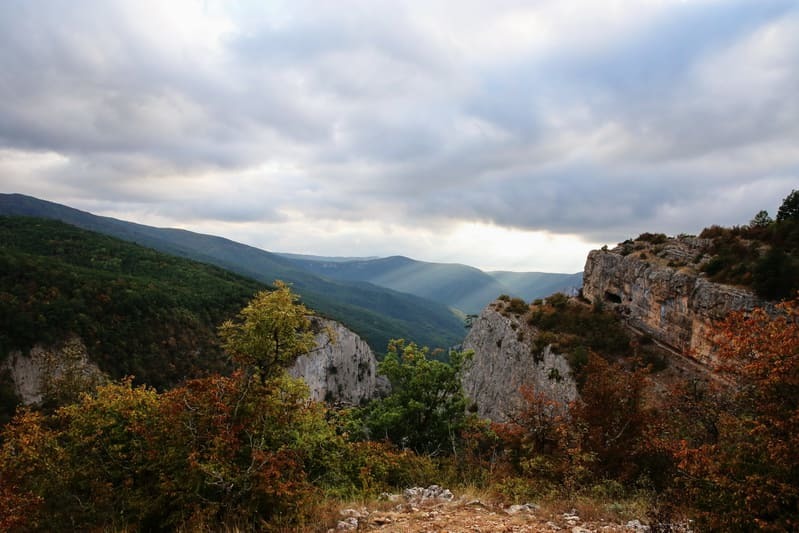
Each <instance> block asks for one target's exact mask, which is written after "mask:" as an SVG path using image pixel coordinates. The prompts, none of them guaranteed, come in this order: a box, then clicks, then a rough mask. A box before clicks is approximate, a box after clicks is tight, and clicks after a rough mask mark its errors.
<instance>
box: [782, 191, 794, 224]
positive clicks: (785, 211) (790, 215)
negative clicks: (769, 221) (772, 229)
mask: <svg viewBox="0 0 799 533" xmlns="http://www.w3.org/2000/svg"><path fill="white" fill-rule="evenodd" d="M786 220H799V191H797V190H792V191H791V194H789V195H788V196H786V197H785V198H784V199H783V200H782V205H781V206H780V209H779V211H777V222H784V221H786Z"/></svg>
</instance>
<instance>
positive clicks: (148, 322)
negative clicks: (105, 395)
mask: <svg viewBox="0 0 799 533" xmlns="http://www.w3.org/2000/svg"><path fill="white" fill-rule="evenodd" d="M0 248H2V251H3V253H2V254H0V323H2V324H3V327H2V328H1V329H0V357H1V358H2V359H5V357H6V356H7V355H8V353H9V352H10V351H12V350H22V351H27V350H29V349H30V348H31V347H32V346H33V345H34V344H36V343H42V344H45V345H47V344H50V343H55V342H59V341H61V340H63V339H64V338H65V337H66V336H67V335H69V334H75V335H78V336H79V337H80V338H81V339H83V341H84V342H85V344H86V346H87V348H88V352H89V355H90V357H91V359H92V360H93V361H94V362H95V363H97V364H98V365H99V367H100V368H101V369H102V370H103V371H105V372H107V373H108V374H110V375H111V376H112V377H114V378H119V377H122V376H125V375H133V376H135V379H136V381H137V382H142V383H148V384H150V385H153V386H156V387H159V388H161V387H167V386H171V385H174V384H176V383H178V382H179V381H181V380H183V379H185V378H186V377H191V376H199V375H202V374H205V373H207V372H209V371H212V370H222V369H224V368H227V363H226V359H225V358H224V357H223V355H222V352H221V350H220V349H219V347H218V345H217V342H216V328H217V326H218V325H219V324H220V323H221V322H222V321H223V320H224V319H225V318H228V317H230V316H232V315H233V314H234V313H235V312H236V311H237V310H238V309H240V308H241V306H242V305H243V304H244V303H245V302H246V301H247V300H248V299H250V298H251V297H252V295H253V294H254V293H255V292H256V291H258V290H259V289H263V288H264V285H262V284H260V283H258V282H256V281H253V280H250V279H246V278H243V277H241V276H238V275H236V274H232V273H230V272H227V271H225V270H222V269H220V268H217V267H214V266H210V265H205V264H202V263H197V262H195V261H189V260H187V259H183V258H179V257H173V256H169V255H166V254H163V253H160V252H156V251H154V250H151V249H148V248H144V247H142V246H138V245H135V244H131V243H127V242H124V241H120V240H118V239H115V238H112V237H107V236H105V235H100V234H97V233H93V232H90V231H86V230H82V229H79V228H76V227H74V226H70V225H68V224H64V223H62V222H58V221H54V220H44V219H35V218H27V217H5V216H3V217H0Z"/></svg>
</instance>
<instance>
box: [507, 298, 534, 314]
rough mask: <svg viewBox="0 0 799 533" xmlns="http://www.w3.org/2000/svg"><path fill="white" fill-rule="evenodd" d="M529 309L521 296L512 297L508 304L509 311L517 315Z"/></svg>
mask: <svg viewBox="0 0 799 533" xmlns="http://www.w3.org/2000/svg"><path fill="white" fill-rule="evenodd" d="M528 310H529V307H528V305H527V304H526V303H525V301H524V300H522V299H521V298H512V299H511V301H510V303H509V304H508V311H510V312H511V313H513V314H516V315H523V314H524V313H526V312H527V311H528Z"/></svg>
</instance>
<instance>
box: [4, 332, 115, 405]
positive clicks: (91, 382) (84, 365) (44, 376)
mask: <svg viewBox="0 0 799 533" xmlns="http://www.w3.org/2000/svg"><path fill="white" fill-rule="evenodd" d="M3 369H7V370H8V371H9V373H10V375H11V380H12V382H13V383H14V391H15V392H16V394H17V396H19V398H20V400H21V401H22V403H23V404H25V405H31V404H36V403H39V402H41V401H42V399H43V397H44V395H45V394H46V393H47V392H48V391H53V390H55V389H57V388H59V387H64V386H70V387H73V388H80V389H82V390H89V389H91V388H92V387H94V386H96V385H97V384H99V383H101V382H102V381H104V380H105V379H106V377H105V374H103V372H102V371H101V370H100V369H99V368H98V367H97V365H95V364H94V363H92V362H91V361H89V354H88V352H87V351H86V345H85V344H84V343H83V341H82V340H81V339H79V338H78V337H70V338H68V339H67V340H66V341H64V342H63V343H61V344H58V345H55V346H43V345H41V344H37V345H35V346H34V347H33V348H32V349H31V351H30V352H29V353H28V354H23V353H21V352H20V351H18V350H17V351H13V352H11V353H10V354H9V356H8V358H7V359H6V361H5V362H4V363H3Z"/></svg>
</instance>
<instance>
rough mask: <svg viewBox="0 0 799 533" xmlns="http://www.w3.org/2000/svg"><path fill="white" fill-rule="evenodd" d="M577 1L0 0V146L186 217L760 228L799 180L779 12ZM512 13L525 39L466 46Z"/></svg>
mask: <svg viewBox="0 0 799 533" xmlns="http://www.w3.org/2000/svg"><path fill="white" fill-rule="evenodd" d="M611 4H612V5H611ZM580 5H581V6H583V8H582V9H578V10H574V11H571V12H569V11H567V12H563V11H559V9H561V8H562V6H563V3H559V2H550V3H547V2H541V3H536V4H535V5H529V4H528V3H525V2H521V3H518V2H500V3H498V4H496V5H492V6H491V7H490V8H488V7H485V6H483V5H481V4H480V3H479V2H477V3H470V2H463V3H452V4H449V5H447V4H440V3H437V2H433V3H431V4H430V6H426V5H424V4H417V5H415V6H411V5H410V4H407V5H403V6H399V7H398V5H397V4H396V3H391V2H385V3H384V2H341V3H339V2H336V3H327V2H299V1H298V2H290V3H285V4H281V3H267V4H262V3H255V2H253V3H247V2H244V3H237V4H235V5H230V4H227V3H216V2H210V3H209V2H205V3H201V2H192V1H187V2H184V3H171V2H170V3H169V4H168V6H169V7H168V9H172V12H171V13H172V15H174V16H171V17H170V16H162V15H163V14H162V13H161V11H162V8H163V9H167V8H166V7H163V6H162V5H159V3H157V2H154V3H152V4H147V3H135V4H126V3H124V2H105V1H96V2H91V1H86V2H81V3H80V4H75V3H73V2H66V1H63V2H58V1H53V2H21V1H9V2H3V3H0V45H1V46H0V70H2V72H3V74H2V79H1V80H0V148H5V149H14V150H19V151H22V152H32V153H51V152H55V153H57V154H60V155H61V156H63V158H65V162H63V163H61V164H59V165H55V166H52V167H48V170H47V171H42V172H40V173H39V174H38V175H37V176H38V177H39V179H41V180H47V182H48V183H50V184H52V186H53V187H54V188H57V189H58V190H59V191H61V190H69V189H71V191H72V195H71V196H70V197H75V196H81V195H83V196H85V197H86V198H87V199H90V200H91V201H98V202H100V201H102V202H109V203H110V202H114V201H120V202H128V205H130V206H137V207H136V209H140V210H141V211H142V212H148V213H155V214H157V215H159V216H164V217H170V216H171V217H173V218H175V219H186V220H202V219H204V218H205V219H209V220H220V221H230V222H250V221H259V220H261V221H280V220H283V219H284V218H285V217H286V216H287V215H286V213H287V212H301V213H306V214H309V215H310V214H313V215H314V216H317V217H328V218H334V219H341V220H348V221H358V220H372V219H380V220H386V219H389V220H391V221H392V222H394V223H398V224H404V225H406V226H410V227H413V226H415V225H426V226H432V225H434V224H435V223H436V221H440V220H442V219H443V220H476V221H484V222H494V223H497V224H501V225H504V226H509V227H514V228H524V229H545V230H550V231H553V232H563V233H575V234H579V235H583V236H586V237H588V238H591V239H595V240H612V239H617V238H623V237H624V236H627V235H629V234H633V233H636V232H638V233H640V232H641V231H644V230H658V231H666V232H672V233H676V232H679V231H696V230H698V229H700V228H701V227H702V226H703V225H707V224H709V223H715V222H718V223H744V222H746V221H747V220H748V218H749V217H751V215H752V214H753V213H754V212H756V211H757V210H759V209H764V208H765V209H769V210H771V211H772V212H773V210H774V209H775V208H776V206H775V205H774V204H775V202H776V201H778V199H780V198H782V197H783V196H784V195H785V194H786V193H787V192H788V191H789V190H790V189H791V188H792V186H794V185H795V184H796V183H799V179H798V178H797V173H798V170H797V167H799V153H798V151H797V147H796V144H795V139H797V138H799V99H797V98H796V95H797V94H799V8H797V6H796V3H795V2H794V1H787V0H786V1H771V0H769V1H764V2H748V1H747V2H744V1H732V2H716V1H706V2H684V3H677V2H674V3H669V2H663V3H661V4H657V5H655V4H649V3H636V2H621V3H617V4H613V3H610V4H609V5H608V6H607V8H606V7H605V4H604V3H598V4H596V5H592V4H590V3H583V4H580ZM209 6H210V7H209ZM653 6H654V7H653ZM531 10H532V14H533V15H534V17H533V20H539V21H542V23H545V24H543V25H541V26H540V27H531V29H530V30H529V33H530V34H532V35H533V36H535V32H538V31H542V32H543V31H544V29H546V27H550V26H551V27H552V28H554V31H552V32H551V35H548V36H547V37H546V39H544V40H543V41H542V42H541V43H536V42H533V43H532V44H530V43H527V42H526V41H525V40H524V39H525V38H526V37H527V36H526V35H524V33H525V32H522V35H521V37H519V36H514V35H513V34H512V32H502V31H499V30H497V33H495V34H491V35H487V36H486V35H481V31H482V30H484V29H485V28H494V27H497V26H496V25H492V24H494V23H495V22H497V21H500V22H502V21H505V20H514V19H515V18H517V17H522V16H523V15H525V14H529V13H526V12H528V11H531ZM605 10H607V11H609V12H611V11H612V16H609V18H602V17H599V16H598V15H601V14H604V12H605ZM613 10H615V11H613ZM472 12H474V13H472ZM535 17H537V18H535ZM195 19H197V20H199V21H200V23H197V24H195V22H196V20H195ZM461 19H467V21H468V20H471V21H472V26H468V27H467V26H463V27H461V26H458V24H460V22H456V21H461ZM595 19H596V20H595ZM617 19H618V20H621V21H622V24H621V26H620V27H621V28H623V30H619V31H616V30H615V29H614V28H616V27H615V26H613V27H611V24H610V22H608V20H611V21H614V20H617ZM209 20H210V21H211V22H214V23H217V22H218V23H219V24H220V27H219V28H217V27H216V26H213V27H210V28H208V27H206V26H204V25H203V24H205V23H206V22H208V21H209ZM519 20H526V19H521V18H520V19H519ZM192 24H194V25H193V26H192ZM603 24H607V25H608V26H607V30H605V28H604V27H603ZM187 28H189V29H187ZM198 28H199V29H198ZM475 39H482V40H479V41H478V44H474V45H470V43H471V42H472V41H474V40H475ZM517 41H518V42H517ZM542 43H543V44H542ZM492 47H493V48H492ZM0 178H2V176H0ZM3 181H4V185H5V184H6V183H16V181H14V180H12V179H11V177H10V176H6V177H4V178H3ZM42 187H43V188H45V189H46V185H42ZM742 191H744V192H742ZM720 199H721V200H720ZM87 201H88V200H87ZM699 205H705V206H707V207H705V208H697V206H699Z"/></svg>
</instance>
